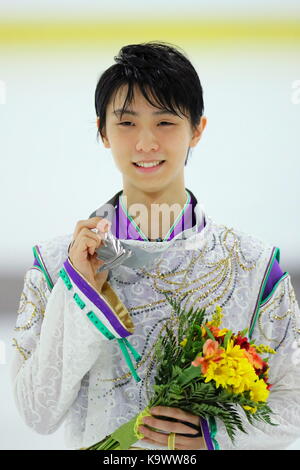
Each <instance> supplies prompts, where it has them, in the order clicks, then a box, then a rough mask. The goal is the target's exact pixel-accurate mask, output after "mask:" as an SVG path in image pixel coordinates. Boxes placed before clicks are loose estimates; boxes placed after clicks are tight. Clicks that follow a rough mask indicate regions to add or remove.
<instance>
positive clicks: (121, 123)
mask: <svg viewBox="0 0 300 470" xmlns="http://www.w3.org/2000/svg"><path fill="white" fill-rule="evenodd" d="M124 124H131V122H130V121H125V122H120V124H119V126H123V125H124ZM124 127H129V126H124Z"/></svg>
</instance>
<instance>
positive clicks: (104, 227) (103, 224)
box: [96, 219, 111, 232]
mask: <svg viewBox="0 0 300 470" xmlns="http://www.w3.org/2000/svg"><path fill="white" fill-rule="evenodd" d="M96 228H97V230H99V232H107V231H108V230H110V228H111V222H110V221H109V220H107V219H102V220H100V222H98V224H97V226H96Z"/></svg>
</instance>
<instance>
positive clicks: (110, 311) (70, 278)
mask: <svg viewBox="0 0 300 470" xmlns="http://www.w3.org/2000/svg"><path fill="white" fill-rule="evenodd" d="M64 271H65V273H66V274H65V275H63V276H64V277H63V280H64V282H65V283H67V284H66V285H68V286H69V287H68V288H70V283H71V285H72V286H73V288H74V289H75V291H77V296H76V297H74V299H75V301H76V302H77V303H78V305H79V306H81V305H83V304H82V302H84V303H85V304H86V305H87V308H89V309H90V310H92V311H95V312H96V313H97V316H98V317H99V318H101V321H102V322H103V323H104V324H105V326H106V327H108V329H109V330H110V331H111V333H112V334H113V335H114V336H116V337H118V338H125V337H127V336H129V335H130V334H132V333H133V332H134V325H133V322H132V320H131V318H130V316H129V312H128V310H127V309H126V307H125V305H124V304H123V303H122V302H121V300H120V299H119V297H118V295H117V294H116V293H115V292H114V290H113V289H112V287H111V286H110V285H109V283H108V282H105V283H104V285H103V288H102V291H101V293H100V292H98V291H96V290H95V289H94V287H93V286H91V284H90V283H89V282H88V281H87V280H86V279H85V278H84V277H83V276H82V274H81V273H79V272H78V271H77V270H76V268H75V267H74V266H73V264H72V262H71V260H70V259H69V258H67V260H66V261H65V263H64ZM80 294H83V295H80ZM82 297H83V299H82ZM81 308H83V307H81ZM95 309H96V310H95Z"/></svg>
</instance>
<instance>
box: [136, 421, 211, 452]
mask: <svg viewBox="0 0 300 470" xmlns="http://www.w3.org/2000/svg"><path fill="white" fill-rule="evenodd" d="M139 431H140V432H141V433H143V434H144V436H145V437H144V438H143V439H142V441H145V442H149V443H150V444H154V445H157V444H158V445H160V446H164V447H168V441H169V434H163V433H159V432H155V431H152V430H151V429H148V428H147V427H145V426H140V427H139ZM175 448H176V449H178V450H180V449H187V450H201V449H205V448H206V447H205V445H204V443H203V438H202V437H198V438H189V437H183V436H178V434H176V436H175Z"/></svg>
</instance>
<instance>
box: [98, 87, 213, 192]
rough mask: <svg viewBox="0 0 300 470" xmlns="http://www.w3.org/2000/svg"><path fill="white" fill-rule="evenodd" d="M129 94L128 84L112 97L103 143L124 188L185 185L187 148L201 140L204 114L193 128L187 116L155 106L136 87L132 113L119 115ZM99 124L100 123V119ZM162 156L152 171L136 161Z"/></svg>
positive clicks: (155, 190)
mask: <svg viewBox="0 0 300 470" xmlns="http://www.w3.org/2000/svg"><path fill="white" fill-rule="evenodd" d="M126 94H127V85H126V86H123V87H122V88H120V89H119V90H118V92H117V93H116V94H115V96H114V97H113V98H112V99H111V101H110V103H109V104H108V106H107V110H106V126H105V129H104V131H103V133H104V136H105V137H104V138H103V143H104V146H105V147H106V148H111V151H112V154H113V158H114V160H115V163H116V166H117V167H118V169H119V170H120V172H121V173H122V176H123V185H124V189H125V190H126V189H128V190H133V189H136V190H137V189H138V190H140V191H145V192H153V193H154V192H157V191H162V190H165V189H167V188H168V187H171V186H172V187H176V185H177V189H178V185H181V186H182V185H183V186H184V163H185V160H186V156H187V153H188V149H189V147H194V146H195V145H196V144H197V143H198V141H199V139H200V137H201V134H202V132H203V130H204V128H205V125H206V118H204V117H202V119H201V122H200V124H199V127H198V128H197V130H196V131H195V132H193V131H192V129H191V125H190V122H189V120H188V118H187V117H185V116H184V115H182V114H180V113H179V114H180V116H177V115H175V114H170V113H168V112H167V111H166V110H162V109H161V108H158V107H154V106H152V105H151V104H150V103H149V102H148V101H147V100H146V99H145V98H144V96H143V95H142V93H141V91H140V89H139V88H138V87H135V89H134V100H133V101H132V103H131V104H130V106H129V107H128V111H130V112H131V113H124V114H123V116H122V119H120V113H119V112H118V110H120V109H122V107H123V103H124V101H125V98H126ZM154 103H155V101H154ZM132 112H133V113H134V114H132ZM155 113H156V114H155ZM158 113H159V114H158ZM97 124H98V127H99V121H98V123H97ZM160 160H164V163H163V164H162V165H160V166H158V167H157V168H155V169H154V170H151V171H145V170H140V169H139V168H137V167H136V166H135V165H134V163H135V162H142V161H143V162H151V161H160Z"/></svg>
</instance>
